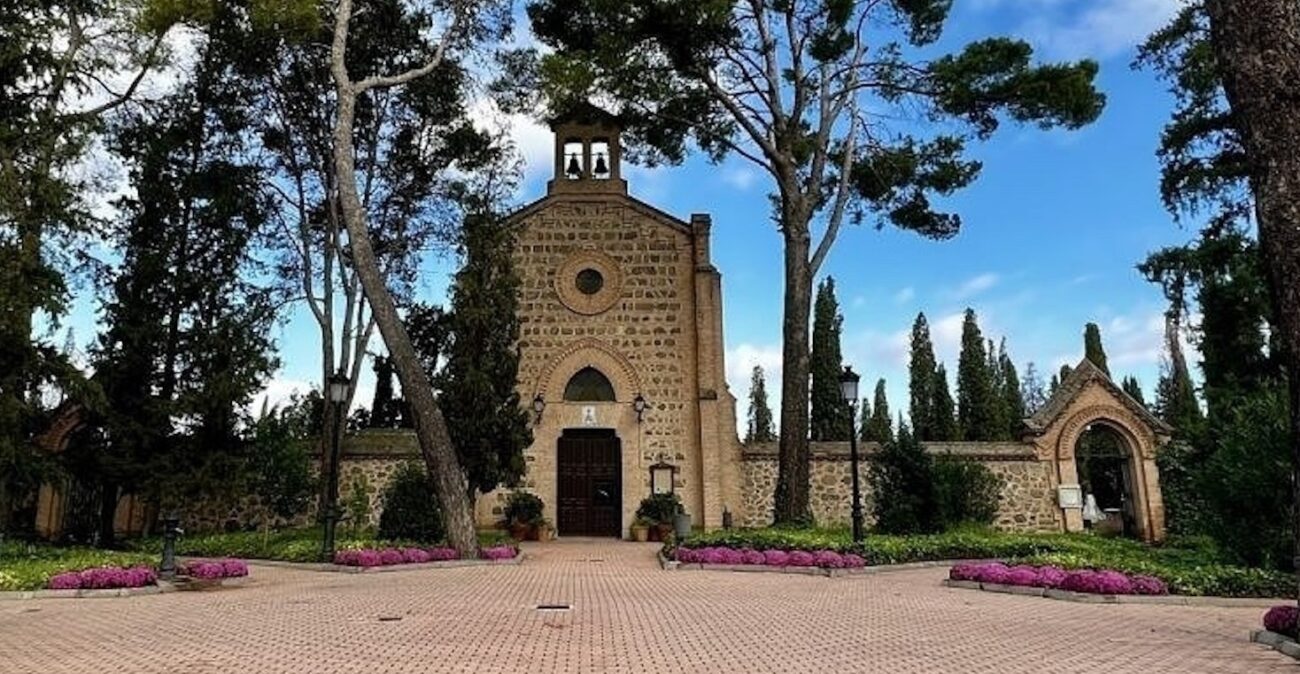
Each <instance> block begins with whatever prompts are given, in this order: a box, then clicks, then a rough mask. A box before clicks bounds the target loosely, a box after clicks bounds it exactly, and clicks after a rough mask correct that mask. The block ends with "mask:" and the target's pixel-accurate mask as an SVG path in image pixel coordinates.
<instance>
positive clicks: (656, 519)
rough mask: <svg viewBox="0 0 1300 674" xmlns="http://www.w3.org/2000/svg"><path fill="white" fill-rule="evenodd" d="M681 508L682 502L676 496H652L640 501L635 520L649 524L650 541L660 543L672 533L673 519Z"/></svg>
mask: <svg viewBox="0 0 1300 674" xmlns="http://www.w3.org/2000/svg"><path fill="white" fill-rule="evenodd" d="M681 508H682V500H681V498H680V497H678V496H677V494H654V495H651V496H647V497H645V498H644V499H642V500H641V507H639V508H637V511H636V516H637V519H643V520H646V521H648V522H650V523H651V525H650V540H652V541H662V540H664V539H665V537H666V536H669V535H671V534H672V532H673V518H674V517H675V516H676V515H677V513H678V512H679V511H680V510H681Z"/></svg>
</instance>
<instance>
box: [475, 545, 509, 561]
mask: <svg viewBox="0 0 1300 674" xmlns="http://www.w3.org/2000/svg"><path fill="white" fill-rule="evenodd" d="M517 552H518V551H517V550H515V546H513V545H494V546H492V547H490V548H483V551H482V552H480V553H479V555H480V556H481V557H482V558H483V559H491V560H493V561H497V560H502V559H514V558H515V554H517Z"/></svg>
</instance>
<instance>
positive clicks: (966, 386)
mask: <svg viewBox="0 0 1300 674" xmlns="http://www.w3.org/2000/svg"><path fill="white" fill-rule="evenodd" d="M999 405H1000V403H999V401H998V399H997V393H996V391H995V389H994V386H993V373H992V372H991V370H990V368H989V358H988V355H987V354H986V353H985V344H984V336H983V335H982V334H980V328H979V323H978V322H977V321H976V318H975V312H974V310H971V309H967V310H966V319H965V321H964V322H963V324H962V330H961V356H960V359H959V360H958V361H957V419H958V423H959V425H960V426H961V434H962V439H964V440H973V441H980V440H996V439H998V438H999V437H1000V436H1001V435H1002V433H1001V430H1000V429H1001V427H1002V424H1001V423H1000V421H999V418H1000V416H1001V415H999V414H998V407H999Z"/></svg>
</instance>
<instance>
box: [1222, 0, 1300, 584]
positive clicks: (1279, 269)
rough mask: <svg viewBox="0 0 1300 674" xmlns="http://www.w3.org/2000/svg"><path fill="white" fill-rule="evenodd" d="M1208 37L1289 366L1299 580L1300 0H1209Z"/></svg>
mask: <svg viewBox="0 0 1300 674" xmlns="http://www.w3.org/2000/svg"><path fill="white" fill-rule="evenodd" d="M1206 9H1207V10H1208V12H1209V16H1210V31H1211V32H1210V37H1211V42H1212V44H1213V47H1214V56H1215V59H1216V60H1217V63H1218V68H1219V74H1220V76H1221V77H1222V79H1223V86H1224V90H1225V92H1226V94H1227V98H1228V104H1229V105H1230V106H1231V108H1232V116H1233V120H1234V124H1235V126H1236V128H1237V130H1238V131H1239V132H1240V135H1241V139H1242V143H1243V145H1244V146H1245V149H1246V161H1247V169H1248V172H1249V176H1250V188H1251V191H1252V192H1253V193H1254V196H1255V218H1256V220H1257V221H1258V226H1259V242H1260V250H1261V252H1262V254H1263V257H1264V267H1265V270H1266V271H1267V273H1268V280H1269V290H1270V293H1271V297H1272V301H1273V312H1274V316H1275V317H1276V321H1277V324H1276V326H1275V327H1276V329H1277V331H1278V337H1279V338H1280V339H1279V343H1280V344H1281V346H1282V349H1281V350H1282V354H1281V357H1282V358H1283V365H1284V367H1285V368H1286V372H1287V384H1288V387H1289V390H1290V395H1289V400H1290V408H1291V449H1292V451H1291V460H1292V470H1293V479H1292V481H1293V488H1294V490H1295V491H1294V494H1295V496H1294V499H1293V503H1292V504H1291V508H1292V518H1293V526H1294V527H1295V531H1294V533H1295V536H1296V569H1297V582H1298V584H1300V3H1298V2H1296V0H1208V2H1207V3H1206Z"/></svg>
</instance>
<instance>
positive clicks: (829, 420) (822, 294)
mask: <svg viewBox="0 0 1300 674" xmlns="http://www.w3.org/2000/svg"><path fill="white" fill-rule="evenodd" d="M843 321H844V317H843V316H840V310H839V302H838V301H837V300H836V299H835V279H833V278H830V277H827V278H826V280H824V281H822V283H821V285H819V286H818V287H817V302H816V304H815V305H814V307H813V334H812V357H811V362H810V365H809V368H810V371H811V373H812V390H811V396H812V409H811V412H810V414H811V417H810V418H811V425H812V439H813V440H817V441H826V440H832V441H833V440H848V439H849V415H850V414H852V411H850V410H849V406H848V404H847V403H845V401H844V398H843V397H842V396H841V394H840V372H841V369H840V368H841V365H842V363H843V358H842V356H841V353H840V330H841V325H842V324H843Z"/></svg>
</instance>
